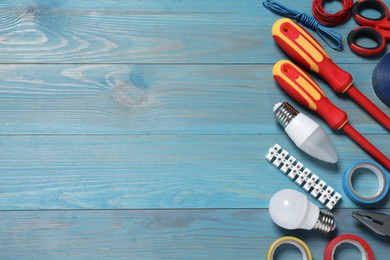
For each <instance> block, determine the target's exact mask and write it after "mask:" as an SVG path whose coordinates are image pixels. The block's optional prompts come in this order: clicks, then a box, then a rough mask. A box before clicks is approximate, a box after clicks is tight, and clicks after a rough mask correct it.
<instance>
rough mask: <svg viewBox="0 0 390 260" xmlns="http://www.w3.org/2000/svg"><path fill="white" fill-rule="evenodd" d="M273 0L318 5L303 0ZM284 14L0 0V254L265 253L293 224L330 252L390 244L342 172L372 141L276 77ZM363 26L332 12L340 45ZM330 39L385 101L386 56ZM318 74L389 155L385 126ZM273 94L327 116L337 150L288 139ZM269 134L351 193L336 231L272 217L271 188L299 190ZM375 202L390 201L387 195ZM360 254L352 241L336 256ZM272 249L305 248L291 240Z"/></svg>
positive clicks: (202, 6) (210, 2)
mask: <svg viewBox="0 0 390 260" xmlns="http://www.w3.org/2000/svg"><path fill="white" fill-rule="evenodd" d="M280 1H281V2H282V3H284V4H286V5H288V6H290V7H294V8H295V9H297V10H301V11H305V12H307V13H310V5H311V2H309V1H287V0H285V1H282V0H280ZM336 7H337V6H336ZM277 19H279V17H278V16H277V15H275V14H272V13H270V12H269V11H268V10H266V9H264V8H263V7H262V4H261V0H242V1H236V0H225V1H215V0H200V1H194V0H184V1H176V0H144V1H141V0H129V1H119V0H117V1H114V0H110V1H91V0H86V1H76V0H70V1H54V0H46V1H45V0H35V1H33V0H30V1H28V0H17V1H15V0H12V1H11V0H3V1H1V2H0V146H1V149H0V259H113V258H114V259H240V260H241V259H244V260H245V259H264V258H265V254H266V251H267V249H268V247H269V245H270V244H271V243H272V242H273V241H274V240H275V239H277V238H279V237H281V236H285V235H293V236H296V237H299V238H301V239H303V240H304V241H305V242H306V243H307V244H308V245H309V247H310V249H311V250H312V253H313V255H314V259H322V254H323V250H324V248H325V246H326V244H327V243H328V242H329V241H330V240H331V238H332V237H334V236H335V235H337V234H343V233H354V234H357V235H359V236H361V237H363V238H365V239H366V240H367V241H368V242H369V243H370V245H371V246H372V248H373V249H374V252H375V256H376V259H379V260H380V259H388V253H389V252H390V251H389V250H390V241H389V240H388V239H387V240H386V239H383V238H381V237H378V236H377V235H375V234H372V233H369V232H368V231H367V230H366V229H364V228H363V227H362V226H361V225H358V223H356V222H355V220H354V219H353V218H352V217H351V212H352V210H354V209H356V208H359V206H357V205H355V204H354V203H352V202H351V201H350V200H349V199H348V198H347V197H346V196H345V194H344V192H343V190H342V187H341V176H342V175H343V173H344V171H345V170H346V169H347V168H348V167H349V166H350V165H351V164H352V163H354V162H355V161H357V160H360V159H369V156H368V155H367V154H365V153H364V152H363V151H361V150H360V149H359V148H358V146H357V145H356V144H355V143H354V142H352V141H351V140H350V139H349V138H347V137H346V136H345V135H344V134H343V133H334V132H333V131H331V130H330V129H329V128H328V127H327V126H326V125H325V124H324V122H323V121H321V119H320V118H318V117H316V116H315V115H314V114H312V113H310V112H307V111H305V110H304V109H303V108H302V107H300V106H299V105H298V104H296V103H295V102H294V101H292V100H291V99H290V98H289V97H288V96H286V95H285V94H284V93H283V92H282V90H281V89H280V88H279V87H278V86H277V85H276V83H275V82H274V80H273V78H272V74H271V70H272V66H273V64H274V63H275V62H276V61H278V60H279V59H283V58H286V56H285V54H284V53H283V52H282V51H281V50H280V49H279V48H278V47H277V46H276V45H275V43H274V41H273V39H272V37H271V33H270V30H271V26H272V24H273V22H274V21H276V20H277ZM354 27H356V23H355V22H354V21H353V20H350V21H348V22H347V23H346V24H344V25H342V26H340V27H337V28H335V30H337V31H338V32H340V33H342V34H343V35H344V47H346V40H345V39H346V35H347V34H348V32H349V31H350V30H351V29H352V28H354ZM321 43H322V44H323V46H324V47H325V49H326V50H327V51H328V53H329V54H330V56H331V57H332V58H333V59H334V60H335V61H336V62H337V63H338V64H339V65H340V66H341V67H342V68H344V69H345V70H347V71H349V72H350V73H351V74H352V75H353V77H354V80H355V85H356V87H357V88H358V89H359V90H361V92H363V93H364V94H365V95H367V96H368V97H369V98H370V99H371V100H373V102H374V103H376V104H377V105H378V106H379V107H380V108H381V109H383V110H384V111H385V112H386V113H387V114H389V113H390V109H389V108H388V107H386V106H385V105H384V104H383V103H381V102H380V101H379V99H378V98H377V97H376V96H375V94H374V91H373V89H372V85H371V73H372V70H373V69H374V67H375V64H376V63H377V62H378V61H379V58H376V59H363V58H360V57H358V56H356V55H354V54H352V53H351V51H350V50H349V48H347V47H346V48H345V49H344V50H343V51H342V52H336V51H334V50H332V49H330V48H329V47H328V46H325V45H324V43H323V42H322V41H321ZM315 79H316V80H317V81H318V83H319V85H320V86H321V87H323V89H324V91H325V93H326V94H327V95H328V96H329V98H330V99H331V100H332V101H333V102H334V103H335V104H336V105H338V106H339V107H341V108H342V109H344V110H346V111H347V112H348V114H349V118H350V122H351V124H352V125H353V126H355V128H356V129H358V130H359V131H360V132H362V133H363V134H364V135H365V136H366V137H367V138H368V139H369V140H370V141H371V142H373V143H374V144H376V145H377V146H378V147H379V148H380V149H381V150H382V151H383V152H384V153H385V154H386V155H389V154H390V138H389V134H388V132H387V131H386V130H384V128H382V127H381V126H379V125H378V124H377V123H376V122H374V121H373V120H372V119H371V118H370V117H369V116H368V115H367V114H365V113H364V111H362V110H361V109H360V108H359V107H358V106H357V105H356V104H355V103H354V102H352V101H351V100H350V99H348V98H345V97H340V96H337V95H336V94H334V93H333V92H331V90H330V88H329V87H328V86H327V85H326V84H325V83H324V81H322V80H321V79H319V78H318V77H315ZM278 101H289V102H290V103H291V104H293V105H294V106H295V107H296V108H298V109H299V110H301V111H302V112H305V113H306V114H308V115H310V116H311V117H312V118H314V119H315V120H316V121H318V122H319V123H320V124H321V125H322V126H323V127H324V129H325V130H326V131H327V132H328V133H329V134H330V138H331V140H332V141H333V143H334V145H335V147H336V150H337V153H338V155H339V162H338V163H337V164H336V165H329V164H326V163H322V162H320V161H317V160H314V159H312V158H310V157H309V156H307V155H305V154H304V153H303V152H301V151H300V150H298V149H297V148H296V147H295V146H294V145H293V144H292V142H291V141H290V140H289V138H288V137H287V136H286V135H285V133H284V131H283V130H282V129H281V127H280V126H279V125H277V123H276V122H275V121H274V119H273V113H272V107H273V105H274V104H275V103H276V102H278ZM275 143H279V144H281V145H282V146H283V147H284V148H285V149H287V150H288V151H289V152H291V153H292V154H294V155H295V157H297V158H298V159H299V160H300V161H302V162H303V163H304V164H305V165H306V166H307V167H309V168H310V169H312V170H313V171H314V172H315V173H316V174H318V175H319V176H320V177H321V178H323V179H324V180H326V181H327V182H328V183H329V184H330V185H331V186H332V187H334V188H335V189H336V190H337V191H338V192H340V193H341V194H342V195H343V200H342V202H341V203H340V204H338V205H337V207H336V209H335V210H334V214H335V217H336V222H337V225H338V228H337V232H336V233H333V234H332V235H329V236H325V235H322V234H320V233H317V232H314V231H302V230H300V231H288V230H284V229H281V228H278V227H277V226H276V225H274V224H273V223H272V221H271V219H270V217H269V214H268V209H267V208H268V202H269V199H270V197H271V196H272V195H273V194H274V193H275V192H276V191H278V190H280V189H282V188H292V189H297V190H299V187H297V186H296V185H295V184H294V183H292V182H291V181H290V180H289V179H288V178H287V177H286V176H283V175H282V174H281V173H280V172H279V171H278V170H277V169H275V168H274V167H273V166H272V165H270V164H269V163H268V162H266V160H265V159H264V156H265V154H266V153H267V151H268V149H269V148H270V147H271V146H273V145H274V144H275ZM356 183H357V184H356V185H357V187H358V188H359V189H360V190H361V191H362V192H363V193H367V194H369V193H372V192H373V190H375V188H376V186H375V185H376V181H375V177H373V176H370V175H367V176H363V177H362V178H359V179H358V180H356ZM367 183H369V184H370V185H367ZM371 184H372V185H371ZM310 200H311V201H312V202H313V203H316V205H317V206H321V205H320V204H318V203H317V202H316V201H315V200H313V199H312V198H310ZM374 210H376V211H380V212H384V213H388V214H390V202H389V201H388V200H386V201H385V202H384V203H383V205H382V206H381V207H380V208H377V209H373V211H374ZM359 255H360V254H359V252H358V250H357V249H354V248H351V247H348V246H346V247H343V248H341V249H340V250H339V251H338V252H337V256H338V258H337V259H346V258H347V257H348V258H349V259H360V258H359ZM278 256H279V258H278V259H300V257H299V252H298V251H297V250H294V249H292V248H287V250H284V251H281V252H280V253H279V255H278Z"/></svg>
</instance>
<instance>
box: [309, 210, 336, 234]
mask: <svg viewBox="0 0 390 260" xmlns="http://www.w3.org/2000/svg"><path fill="white" fill-rule="evenodd" d="M313 229H314V230H318V231H320V232H322V233H324V234H328V233H330V232H332V231H333V230H335V229H336V222H335V220H334V216H333V214H332V212H330V211H329V210H326V209H321V210H320V214H319V215H318V219H317V223H316V224H315V226H314V228H313Z"/></svg>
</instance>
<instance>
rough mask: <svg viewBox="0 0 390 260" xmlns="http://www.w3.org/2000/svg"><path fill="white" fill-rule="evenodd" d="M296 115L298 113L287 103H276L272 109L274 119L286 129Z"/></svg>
mask: <svg viewBox="0 0 390 260" xmlns="http://www.w3.org/2000/svg"><path fill="white" fill-rule="evenodd" d="M298 114H299V111H298V110H296V109H295V108H294V107H293V106H292V105H290V104H289V103H287V102H283V103H277V104H276V105H275V107H274V116H275V119H276V121H278V123H279V124H280V125H281V126H282V127H283V128H286V126H288V124H290V122H291V120H293V119H294V118H295V117H296V116H297V115H298Z"/></svg>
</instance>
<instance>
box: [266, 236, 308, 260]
mask: <svg viewBox="0 0 390 260" xmlns="http://www.w3.org/2000/svg"><path fill="white" fill-rule="evenodd" d="M284 244H290V245H293V246H295V247H296V248H298V249H299V251H301V253H302V259H303V260H312V256H311V252H310V249H309V247H308V246H307V245H306V244H305V242H303V241H302V240H300V239H299V238H296V237H292V236H285V237H281V238H278V239H276V240H275V241H274V242H273V243H272V245H271V246H270V247H269V249H268V252H267V260H273V259H274V253H275V251H276V249H277V248H278V247H280V246H281V245H284Z"/></svg>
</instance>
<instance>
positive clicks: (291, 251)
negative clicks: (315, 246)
mask: <svg viewBox="0 0 390 260" xmlns="http://www.w3.org/2000/svg"><path fill="white" fill-rule="evenodd" d="M273 259H280V260H281V259H305V260H307V257H306V256H305V252H304V250H303V249H301V248H300V247H298V245H295V244H293V243H284V244H281V245H279V246H278V248H276V249H275V251H274V254H273Z"/></svg>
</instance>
